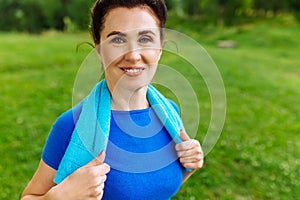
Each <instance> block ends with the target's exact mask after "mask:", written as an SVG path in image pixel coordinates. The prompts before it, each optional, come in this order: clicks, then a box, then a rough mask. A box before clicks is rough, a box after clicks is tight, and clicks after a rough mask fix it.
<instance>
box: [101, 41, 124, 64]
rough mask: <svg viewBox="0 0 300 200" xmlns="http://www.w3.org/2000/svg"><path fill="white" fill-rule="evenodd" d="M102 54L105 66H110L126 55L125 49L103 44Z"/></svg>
mask: <svg viewBox="0 0 300 200" xmlns="http://www.w3.org/2000/svg"><path fill="white" fill-rule="evenodd" d="M101 55H102V56H101V59H102V62H103V64H104V66H105V67H108V66H109V65H111V64H112V63H114V62H116V61H118V60H120V59H121V57H122V56H123V55H124V51H122V50H120V49H119V50H118V49H115V48H109V47H105V46H103V48H102V49H101Z"/></svg>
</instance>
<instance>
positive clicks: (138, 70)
mask: <svg viewBox="0 0 300 200" xmlns="http://www.w3.org/2000/svg"><path fill="white" fill-rule="evenodd" d="M121 69H122V70H123V71H124V72H125V74H126V75H129V76H138V75H140V74H141V73H142V72H143V71H144V70H145V68H142V67H139V68H134V67H126V68H125V67H124V68H121Z"/></svg>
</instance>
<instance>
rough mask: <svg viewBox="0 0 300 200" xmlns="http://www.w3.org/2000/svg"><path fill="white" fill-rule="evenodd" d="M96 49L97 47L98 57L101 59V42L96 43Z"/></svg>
mask: <svg viewBox="0 0 300 200" xmlns="http://www.w3.org/2000/svg"><path fill="white" fill-rule="evenodd" d="M95 49H96V52H97V54H98V57H99V58H100V60H101V57H102V56H101V50H100V44H95Z"/></svg>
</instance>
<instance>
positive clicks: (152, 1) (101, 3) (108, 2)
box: [91, 0, 167, 44]
mask: <svg viewBox="0 0 300 200" xmlns="http://www.w3.org/2000/svg"><path fill="white" fill-rule="evenodd" d="M139 6H148V7H149V8H150V9H151V10H152V11H153V12H154V13H155V15H156V16H157V18H158V19H159V21H160V28H162V29H163V28H165V24H166V20H167V7H166V4H165V2H164V0H97V1H96V2H95V4H94V6H93V7H92V11H91V17H92V20H91V35H92V37H93V40H94V43H95V44H99V43H100V33H101V31H102V29H103V24H104V20H105V16H106V14H107V13H108V12H109V11H110V10H111V9H113V8H117V7H125V8H135V7H139Z"/></svg>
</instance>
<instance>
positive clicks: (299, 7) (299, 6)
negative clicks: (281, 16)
mask: <svg viewBox="0 0 300 200" xmlns="http://www.w3.org/2000/svg"><path fill="white" fill-rule="evenodd" d="M289 10H291V11H292V12H293V14H294V16H295V18H296V19H297V20H298V21H299V22H300V0H289Z"/></svg>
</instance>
